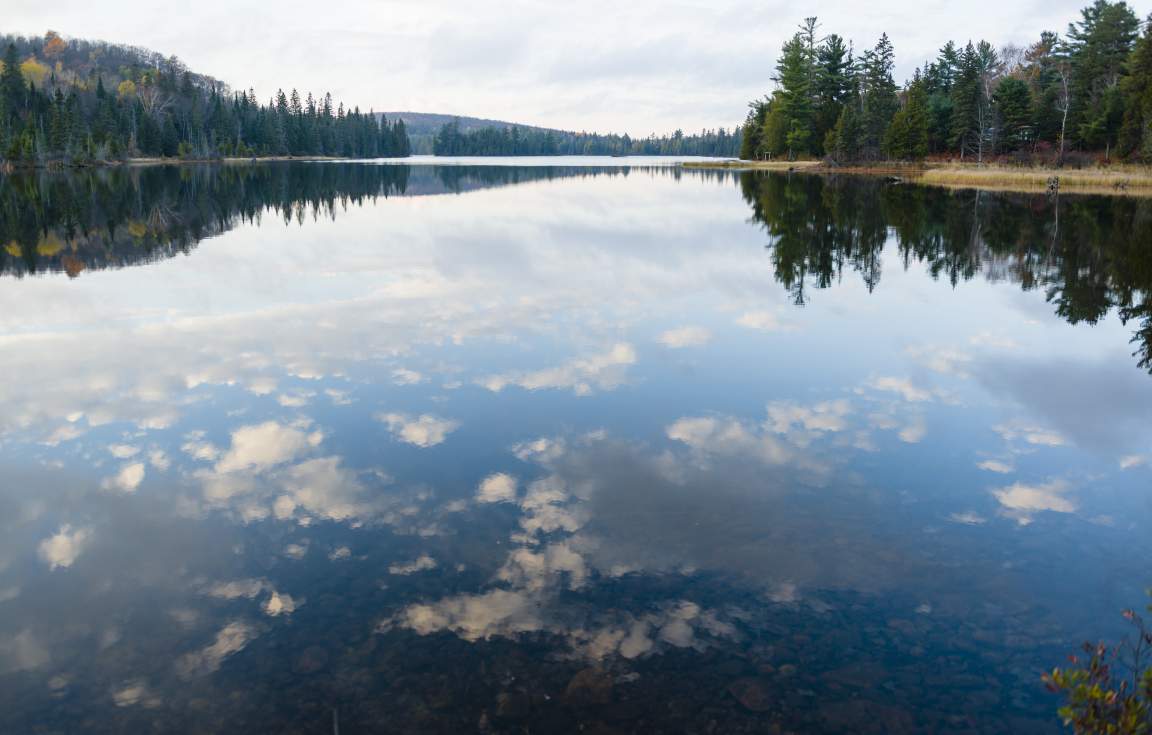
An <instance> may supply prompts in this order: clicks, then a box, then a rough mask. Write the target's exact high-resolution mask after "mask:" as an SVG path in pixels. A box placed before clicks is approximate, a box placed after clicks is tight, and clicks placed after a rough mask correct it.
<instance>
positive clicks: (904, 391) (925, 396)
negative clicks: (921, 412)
mask: <svg viewBox="0 0 1152 735" xmlns="http://www.w3.org/2000/svg"><path fill="white" fill-rule="evenodd" d="M867 385H868V387H869V388H873V389H875V390H879V391H888V392H890V393H897V394H899V396H900V397H901V398H903V399H904V400H905V401H908V402H909V403H922V402H924V401H930V400H932V393H931V392H930V391H928V390H925V389H924V388H920V387H918V386H916V385H914V384H913V383H912V381H911V380H909V379H908V378H897V377H891V376H886V377H879V378H873V379H872V380H870V381H869V382H868V383H867Z"/></svg>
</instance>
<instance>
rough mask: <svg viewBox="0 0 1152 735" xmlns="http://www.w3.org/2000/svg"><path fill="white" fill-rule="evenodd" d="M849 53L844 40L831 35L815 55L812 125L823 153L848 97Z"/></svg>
mask: <svg viewBox="0 0 1152 735" xmlns="http://www.w3.org/2000/svg"><path fill="white" fill-rule="evenodd" d="M852 64H853V62H852V51H851V49H849V48H848V47H847V46H846V45H845V43H844V39H843V38H842V37H840V36H838V35H836V34H832V35H830V36H828V37H827V38H825V39H824V43H822V44H821V45H820V48H819V49H818V50H817V52H816V87H815V90H814V92H815V95H814V96H815V100H816V102H815V104H816V109H815V115H814V119H813V125H812V135H813V143H814V145H818V147H819V148H820V151H819V152H821V153H823V152H825V145H824V143H825V140H826V139H827V137H828V134H829V132H831V130H832V128H833V127H835V126H836V123H837V121H838V120H839V119H840V113H841V112H842V111H843V109H844V105H845V104H846V103H847V102H848V100H849V99H850V97H851V94H852V89H853V80H852Z"/></svg>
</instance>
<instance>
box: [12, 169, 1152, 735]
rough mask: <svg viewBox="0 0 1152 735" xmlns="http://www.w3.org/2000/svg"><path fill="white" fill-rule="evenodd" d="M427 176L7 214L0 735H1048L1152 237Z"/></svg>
mask: <svg viewBox="0 0 1152 735" xmlns="http://www.w3.org/2000/svg"><path fill="white" fill-rule="evenodd" d="M451 163H452V165H438V162H436V161H427V160H423V161H416V162H414V163H413V164H411V165H409V164H404V163H396V162H356V163H327V162H325V163H300V162H297V163H264V164H255V165H224V166H194V165H189V166H183V167H175V166H156V167H137V168H117V169H108V170H98V171H87V172H79V173H73V174H36V175H11V176H8V177H0V345H2V349H0V732H5V733H8V732H11V733H17V732H19V733H75V732H85V733H88V732H92V733H104V732H107V733H126V732H131V733H164V732H189V733H232V732H235V733H262V732H276V733H328V732H334V731H337V730H338V731H339V732H343V733H345V734H346V735H347V734H348V733H375V732H398V733H399V732H431V733H460V732H485V733H524V732H584V733H601V734H609V733H630V732H636V733H673V732H687V733H744V732H747V733H752V732H828V733H832V732H858V733H871V732H877V733H879V732H891V733H900V732H955V733H1000V732H1003V733H1029V732H1059V731H1060V722H1059V720H1058V718H1057V717H1056V715H1055V710H1056V708H1057V706H1058V705H1059V702H1058V701H1057V700H1056V698H1054V697H1053V696H1052V695H1050V694H1048V693H1047V692H1046V691H1045V689H1044V686H1043V684H1042V683H1041V681H1040V676H1041V674H1042V673H1043V672H1044V671H1046V670H1049V669H1051V668H1052V667H1054V666H1059V665H1062V664H1063V663H1064V662H1065V661H1066V657H1067V655H1068V654H1069V653H1072V652H1074V651H1075V649H1076V648H1077V646H1078V644H1079V643H1080V642H1081V641H1083V640H1085V639H1093V640H1096V639H1101V638H1108V639H1115V638H1116V637H1118V636H1121V635H1123V634H1124V632H1125V630H1126V628H1125V623H1124V621H1123V620H1122V619H1121V616H1120V611H1121V610H1123V609H1124V608H1128V607H1137V606H1141V605H1143V604H1144V600H1145V599H1146V598H1145V597H1144V592H1143V590H1144V589H1145V588H1146V587H1148V586H1149V585H1150V584H1152V574H1150V572H1149V565H1148V560H1149V559H1150V558H1152V534H1150V533H1149V528H1150V527H1152V526H1150V521H1152V493H1150V492H1149V490H1150V479H1152V421H1150V420H1149V419H1150V417H1152V375H1149V367H1150V360H1152V201H1149V200H1141V199H1137V198H1129V197H1115V198H1104V197H1078V196H1067V195H1061V196H1059V197H1058V198H1053V197H1048V196H1045V195H1025V194H993V193H977V192H972V191H956V192H952V191H946V190H943V189H930V188H918V187H915V186H910V185H906V184H900V183H896V182H888V181H884V180H882V179H878V178H851V177H836V178H821V177H816V176H805V175H791V176H790V175H787V174H768V173H741V172H732V171H701V170H691V169H682V168H680V167H677V166H675V165H671V162H670V161H666V160H646V159H639V160H637V159H591V160H581V159H550V160H545V161H531V162H525V161H519V160H516V159H511V160H499V159H496V160H489V161H484V162H477V161H456V162H451ZM529 164H530V165H529Z"/></svg>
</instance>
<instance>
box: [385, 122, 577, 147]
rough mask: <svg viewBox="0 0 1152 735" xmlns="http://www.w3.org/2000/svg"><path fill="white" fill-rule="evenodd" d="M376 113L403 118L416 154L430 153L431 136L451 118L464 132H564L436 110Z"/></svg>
mask: <svg viewBox="0 0 1152 735" xmlns="http://www.w3.org/2000/svg"><path fill="white" fill-rule="evenodd" d="M377 115H382V116H384V117H386V118H388V120H390V121H392V122H395V121H396V120H398V119H399V120H403V121H404V127H405V128H407V130H408V140H409V141H411V143H412V152H413V153H416V154H418V155H431V153H432V138H433V137H435V135H436V133H437V132H439V130H440V128H442V127H444V126H445V125H447V124H448V123H450V122H452V121H453V120H455V121H456V122H457V123H458V124H459V125H460V131H461V132H464V133H468V132H472V131H475V130H484V129H485V128H511V127H517V128H521V129H524V130H540V131H544V132H548V131H552V132H554V133H557V134H561V133H564V132H565V131H562V130H557V129H555V128H542V127H538V126H535V125H522V124H521V123H513V122H508V121H506V120H489V119H487V118H483V117H469V116H467V115H443V114H440V113H437V112H379V113H377Z"/></svg>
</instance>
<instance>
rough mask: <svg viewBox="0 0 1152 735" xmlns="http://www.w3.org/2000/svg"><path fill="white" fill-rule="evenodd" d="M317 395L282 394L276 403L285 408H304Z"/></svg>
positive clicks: (300, 393) (306, 393) (304, 393)
mask: <svg viewBox="0 0 1152 735" xmlns="http://www.w3.org/2000/svg"><path fill="white" fill-rule="evenodd" d="M314 395H316V394H315V393H310V392H307V391H305V392H296V393H281V394H280V395H278V396H277V397H276V402H277V403H279V404H280V405H281V406H283V407H284V408H303V407H304V406H307V405H308V403H309V402H310V401H311V399H312V396H314Z"/></svg>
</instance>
